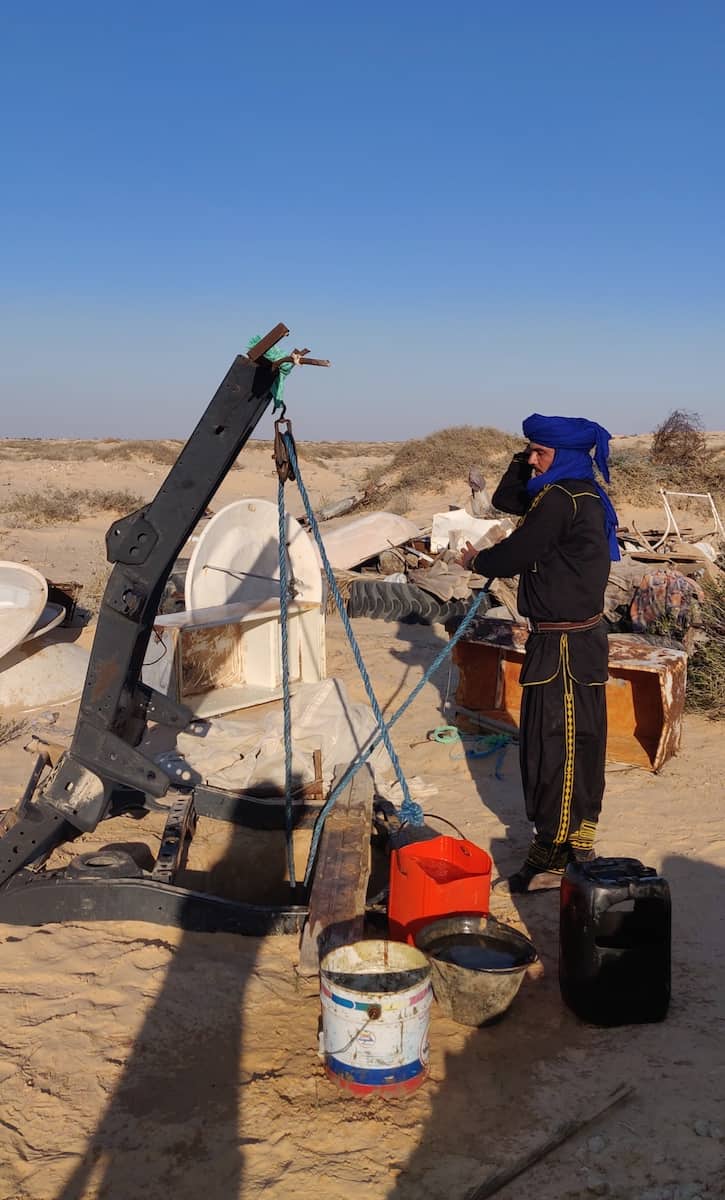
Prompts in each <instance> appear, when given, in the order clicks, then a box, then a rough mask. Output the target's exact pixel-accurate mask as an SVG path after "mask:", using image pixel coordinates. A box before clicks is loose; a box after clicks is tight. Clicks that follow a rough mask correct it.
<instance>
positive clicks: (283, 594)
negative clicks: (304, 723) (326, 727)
mask: <svg viewBox="0 0 725 1200" xmlns="http://www.w3.org/2000/svg"><path fill="white" fill-rule="evenodd" d="M277 519H278V522H279V525H278V541H279V618H280V632H281V635H282V709H283V714H284V824H285V837H286V840H287V865H288V869H289V881H290V887H295V886H296V883H297V880H296V878H295V854H294V844H293V838H292V719H291V714H290V692H289V650H288V624H289V622H288V616H289V614H288V611H287V605H288V584H287V545H286V529H285V526H286V520H285V506H284V483H283V482H282V480H281V479H280V480H279V482H278V484H277Z"/></svg>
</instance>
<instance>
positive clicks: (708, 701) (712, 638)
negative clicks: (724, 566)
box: [687, 572, 725, 720]
mask: <svg viewBox="0 0 725 1200" xmlns="http://www.w3.org/2000/svg"><path fill="white" fill-rule="evenodd" d="M703 589H704V592H705V602H704V604H703V606H702V627H703V630H704V632H705V633H706V634H707V641H706V642H705V643H704V644H701V645H699V646H698V647H697V649H696V650H695V653H694V654H693V655H692V657H691V658H690V661H689V665H688V668H687V706H688V708H690V709H692V710H693V711H695V712H706V713H707V714H708V715H709V716H711V717H712V718H713V719H714V720H723V719H725V572H722V573H721V574H719V575H718V576H716V577H715V578H711V579H706V580H705V581H704V583H703Z"/></svg>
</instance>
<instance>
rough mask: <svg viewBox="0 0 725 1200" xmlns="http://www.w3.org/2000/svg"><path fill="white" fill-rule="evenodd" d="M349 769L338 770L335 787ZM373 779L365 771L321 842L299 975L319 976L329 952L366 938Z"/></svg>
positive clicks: (330, 818) (337, 809) (332, 813)
mask: <svg viewBox="0 0 725 1200" xmlns="http://www.w3.org/2000/svg"><path fill="white" fill-rule="evenodd" d="M345 770H347V767H346V766H344V767H343V766H340V767H336V769H335V779H334V781H333V787H335V786H336V783H337V781H338V780H339V779H341V778H342V774H343V772H344V771H345ZM372 818H373V777H372V775H371V773H370V770H369V769H368V768H367V767H363V768H361V770H359V771H358V772H357V774H356V775H354V776H353V778H352V779H351V780H350V782H349V784H348V785H347V787H346V788H345V790H344V791H343V792H342V794H341V795H340V796H338V798H337V800H336V802H335V804H334V806H333V808H332V809H331V811H330V813H329V815H328V817H327V820H326V821H325V827H324V829H323V831H322V837H321V838H320V846H319V849H318V852H317V863H316V866H315V874H314V878H313V880H312V887H311V890H310V903H309V909H310V912H309V917H308V919H307V922H306V924H305V928H304V930H303V932H302V941H301V943H300V963H299V971H300V974H302V975H315V974H316V973H317V971H318V970H319V966H320V959H321V958H322V956H323V955H324V954H326V953H327V951H328V950H332V949H334V948H335V947H336V946H343V945H345V944H346V943H348V942H354V941H357V940H359V938H360V937H362V932H363V920H364V917H365V897H366V893H367V887H368V879H369V877H370V833H371V826H372Z"/></svg>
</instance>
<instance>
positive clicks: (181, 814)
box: [151, 796, 196, 883]
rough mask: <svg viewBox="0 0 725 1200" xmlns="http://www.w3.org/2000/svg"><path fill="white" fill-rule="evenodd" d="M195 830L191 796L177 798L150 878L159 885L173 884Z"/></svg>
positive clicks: (194, 811) (194, 810)
mask: <svg viewBox="0 0 725 1200" xmlns="http://www.w3.org/2000/svg"><path fill="white" fill-rule="evenodd" d="M195 829H196V809H195V808H194V797H193V796H179V797H178V799H176V800H175V801H174V803H173V804H172V805H171V808H170V809H169V815H168V817H167V818H166V824H165V825H164V832H163V834H162V835H161V844H160V846H159V851H158V854H157V855H156V862H155V863H154V866H153V870H152V872H151V878H152V879H155V880H157V882H159V883H173V882H174V880H175V878H176V873H177V871H179V870H180V869H181V867H182V866H183V865H184V861H185V859H186V855H187V852H188V849H189V843H190V842H191V839H192V838H193V836H194V831H195Z"/></svg>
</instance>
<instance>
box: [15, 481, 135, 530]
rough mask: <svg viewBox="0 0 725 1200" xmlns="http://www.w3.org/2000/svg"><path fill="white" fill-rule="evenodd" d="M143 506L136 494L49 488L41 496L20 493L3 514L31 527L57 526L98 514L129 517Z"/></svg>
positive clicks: (38, 493) (39, 494)
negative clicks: (108, 513)
mask: <svg viewBox="0 0 725 1200" xmlns="http://www.w3.org/2000/svg"><path fill="white" fill-rule="evenodd" d="M144 503H145V501H144V500H143V498H142V497H141V496H135V495H134V494H133V492H126V491H115V492H113V491H108V492H103V491H98V490H93V489H88V490H86V491H78V490H74V489H72V488H71V489H69V490H67V491H64V490H62V489H61V488H46V489H45V490H44V491H42V492H19V493H18V494H17V495H16V496H12V497H10V498H9V499H7V500H6V501H5V503H4V504H3V506H2V511H3V512H4V513H8V514H10V515H12V516H14V517H17V518H19V519H21V520H25V521H27V522H28V523H29V524H31V525H55V524H58V523H60V522H64V521H78V520H80V519H81V517H92V516H94V515H95V514H96V513H98V512H114V513H130V512H134V511H135V510H136V509H137V508H141V507H142V506H143V504H144Z"/></svg>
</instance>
